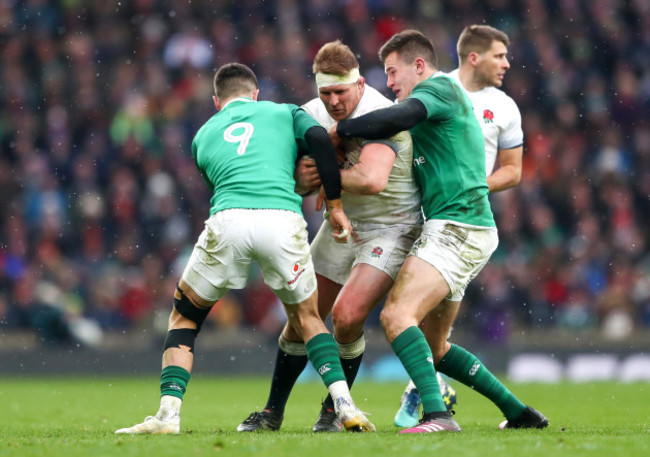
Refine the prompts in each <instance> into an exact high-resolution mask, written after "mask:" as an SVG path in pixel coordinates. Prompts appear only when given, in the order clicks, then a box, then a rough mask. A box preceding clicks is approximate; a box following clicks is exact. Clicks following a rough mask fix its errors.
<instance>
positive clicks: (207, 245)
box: [183, 209, 316, 304]
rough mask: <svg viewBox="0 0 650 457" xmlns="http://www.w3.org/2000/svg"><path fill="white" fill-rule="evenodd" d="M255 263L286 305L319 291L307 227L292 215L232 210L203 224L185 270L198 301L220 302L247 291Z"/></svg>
mask: <svg viewBox="0 0 650 457" xmlns="http://www.w3.org/2000/svg"><path fill="white" fill-rule="evenodd" d="M252 261H256V262H257V263H258V264H259V266H260V269H261V270H262V276H263V277H264V282H265V283H266V284H267V285H268V286H269V287H270V288H271V289H272V290H273V292H275V294H276V295H277V297H278V298H279V299H280V300H281V301H282V302H283V303H286V304H296V303H300V302H302V301H304V300H306V299H307V298H309V297H310V296H311V294H313V293H314V291H315V290H316V275H315V273H314V266H313V264H312V261H311V255H310V253H309V242H308V234H307V223H306V222H305V220H304V218H303V217H302V216H301V215H300V214H297V213H294V212H292V211H284V210H274V209H228V210H224V211H219V212H218V213H216V214H214V215H212V216H211V217H210V218H209V219H208V220H207V221H206V222H205V229H204V230H203V232H202V233H201V236H200V237H199V240H198V241H197V243H196V244H195V245H194V250H193V251H192V255H191V256H190V260H189V261H188V263H187V266H186V267H185V271H183V281H185V282H186V283H187V284H188V285H189V286H190V287H191V288H192V289H193V290H194V291H195V292H196V293H197V294H198V295H199V296H201V297H202V298H203V299H205V300H208V301H217V300H219V299H220V298H221V297H223V296H224V295H225V294H226V292H228V290H230V289H243V288H244V287H245V286H246V283H247V282H248V274H249V271H250V264H251V262H252Z"/></svg>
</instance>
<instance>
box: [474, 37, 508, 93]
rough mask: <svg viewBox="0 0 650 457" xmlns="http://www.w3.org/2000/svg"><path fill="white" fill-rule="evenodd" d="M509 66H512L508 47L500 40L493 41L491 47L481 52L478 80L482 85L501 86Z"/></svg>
mask: <svg viewBox="0 0 650 457" xmlns="http://www.w3.org/2000/svg"><path fill="white" fill-rule="evenodd" d="M508 68H510V62H508V48H507V47H506V45H505V44H503V43H502V42H500V41H493V42H492V46H490V49H488V50H487V51H486V52H484V53H483V54H479V57H478V62H477V65H476V72H475V75H476V81H477V82H478V84H479V85H480V86H481V87H491V86H494V87H501V85H502V84H503V77H504V76H505V74H506V71H508Z"/></svg>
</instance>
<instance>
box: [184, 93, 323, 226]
mask: <svg viewBox="0 0 650 457" xmlns="http://www.w3.org/2000/svg"><path fill="white" fill-rule="evenodd" d="M319 125H320V124H318V122H316V121H315V120H314V118H312V117H311V116H309V115H308V114H307V113H305V112H304V111H303V110H302V109H300V108H299V107H298V106H296V105H291V104H280V103H273V102H268V101H260V102H256V101H254V100H252V99H248V98H237V99H234V100H232V101H231V102H230V103H228V104H227V105H226V106H224V107H223V108H222V109H221V110H220V111H219V112H218V113H217V114H215V115H214V116H212V117H211V118H210V119H209V120H208V121H207V122H206V123H205V124H204V125H203V126H202V127H201V128H200V129H199V131H198V132H197V134H196V136H195V137H194V140H193V141H192V155H193V156H194V160H195V161H196V165H197V167H198V169H199V172H200V173H201V175H202V176H203V178H204V179H205V181H206V183H207V184H208V187H209V189H210V191H211V192H212V198H211V199H210V215H213V214H214V213H216V212H218V211H221V210H224V209H230V208H250V209H283V210H288V211H294V212H296V213H298V214H302V212H301V209H300V208H301V204H302V198H301V197H300V196H299V195H297V194H296V193H295V192H294V187H295V180H294V178H293V172H294V169H295V163H296V158H297V154H298V149H299V148H301V149H306V144H305V133H306V132H307V130H309V129H310V128H311V127H314V126H319Z"/></svg>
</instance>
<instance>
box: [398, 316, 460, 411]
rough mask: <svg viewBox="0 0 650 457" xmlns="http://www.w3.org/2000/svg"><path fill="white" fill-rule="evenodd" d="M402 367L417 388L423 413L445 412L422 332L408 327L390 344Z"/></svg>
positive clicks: (431, 360)
mask: <svg viewBox="0 0 650 457" xmlns="http://www.w3.org/2000/svg"><path fill="white" fill-rule="evenodd" d="M391 346H392V348H393V351H395V354H397V357H399V359H400V361H401V362H402V365H404V368H406V372H407V373H408V374H409V376H410V377H411V379H412V380H413V382H414V383H415V385H416V386H417V389H418V392H419V393H420V398H421V399H422V408H423V409H424V413H425V414H427V413H433V412H439V411H445V412H446V411H447V408H446V407H445V402H444V401H443V399H442V395H440V386H439V385H438V380H437V379H436V370H435V368H433V355H432V354H431V349H430V348H429V345H428V344H427V340H426V338H425V337H424V334H423V333H422V331H421V330H420V329H419V328H417V327H409V328H407V329H406V330H404V331H403V332H402V333H400V334H399V335H398V336H397V338H395V340H394V341H393V342H392V343H391Z"/></svg>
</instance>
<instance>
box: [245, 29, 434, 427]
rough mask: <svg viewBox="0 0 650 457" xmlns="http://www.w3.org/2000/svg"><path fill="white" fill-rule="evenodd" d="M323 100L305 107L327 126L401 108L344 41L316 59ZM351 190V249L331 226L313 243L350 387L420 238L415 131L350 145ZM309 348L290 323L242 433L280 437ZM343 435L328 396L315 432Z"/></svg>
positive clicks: (347, 201) (347, 194)
mask: <svg viewBox="0 0 650 457" xmlns="http://www.w3.org/2000/svg"><path fill="white" fill-rule="evenodd" d="M313 72H314V74H315V77H316V85H317V87H318V95H319V97H318V98H315V99H314V100H312V101H310V102H308V103H307V104H305V105H304V106H303V109H304V110H305V111H307V112H308V113H309V114H311V115H312V116H313V117H314V118H315V119H316V120H317V121H318V122H319V123H320V124H321V125H323V126H324V127H325V128H328V127H330V126H331V125H333V124H334V123H336V122H337V121H340V120H342V119H346V118H348V117H357V116H360V115H363V114H365V113H368V112H370V111H373V110H376V109H379V108H383V107H386V106H390V105H392V102H391V101H390V100H388V99H387V98H386V97H384V96H383V95H381V94H380V93H379V92H378V91H377V90H375V89H373V88H372V87H370V86H368V85H367V84H365V79H364V78H363V77H362V76H361V75H360V74H359V63H358V61H357V59H356V57H355V55H354V53H353V52H352V51H351V50H350V49H349V48H348V47H347V46H346V45H344V44H343V43H341V42H340V41H334V42H331V43H327V44H325V45H324V46H323V47H322V48H321V49H320V50H319V52H318V54H317V55H316V57H315V59H314V65H313ZM342 146H343V148H342V149H343V151H342V154H341V157H342V165H341V166H342V170H341V182H342V187H343V189H344V193H343V195H342V199H343V204H344V207H345V211H346V214H347V216H348V218H349V219H350V222H351V224H352V227H353V229H354V232H353V235H354V236H353V238H352V239H351V240H350V241H349V242H348V243H346V244H341V243H336V241H335V240H334V237H332V235H331V234H332V230H333V229H332V226H331V225H330V223H329V222H327V220H325V221H323V225H322V226H321V228H320V230H319V232H318V234H317V235H316V237H315V239H314V241H313V242H312V248H311V252H312V258H313V261H314V266H315V271H316V276H317V281H318V303H319V312H320V314H321V317H322V318H323V319H325V318H326V317H327V316H328V315H329V314H330V312H332V319H333V323H334V336H335V339H336V342H337V344H338V347H339V356H340V358H341V362H342V365H343V369H344V372H345V374H346V378H347V381H348V384H349V385H351V384H352V382H353V381H354V378H355V377H356V374H357V372H358V370H359V366H360V364H361V358H362V355H363V352H364V349H365V340H364V336H363V325H364V323H365V321H366V318H367V317H368V315H369V314H370V312H371V311H372V310H373V309H374V308H375V307H376V306H377V305H378V304H379V303H380V302H381V301H382V300H383V299H384V297H385V296H386V294H387V293H388V291H389V290H390V288H391V287H392V285H393V281H394V279H395V277H396V275H397V272H398V271H399V269H400V267H401V265H402V263H403V261H404V258H405V257H406V255H407V254H408V252H409V250H410V249H411V246H412V244H413V242H414V241H415V239H417V237H418V236H419V234H420V230H421V225H422V222H423V220H422V214H421V211H420V192H419V189H418V187H417V185H416V184H415V182H414V180H413V175H412V172H413V167H412V164H411V162H412V160H413V149H412V142H411V136H410V134H409V133H408V132H401V133H398V134H397V135H395V136H393V137H390V138H386V139H382V140H374V141H363V140H361V139H356V138H352V139H350V140H347V141H345V142H344V144H343V145H342ZM297 175H298V178H297V182H298V183H299V184H300V183H302V185H303V190H307V191H313V190H314V189H318V188H319V187H320V179H319V177H318V173H317V172H316V169H315V168H314V164H313V162H311V161H309V160H303V161H302V162H300V164H299V165H298V167H297ZM306 363H307V358H306V352H305V345H304V344H303V342H302V339H301V338H300V336H299V335H298V333H297V332H296V331H295V330H294V329H293V328H292V327H291V326H289V325H287V326H286V327H285V328H284V330H283V332H282V335H281V336H280V338H279V349H278V353H277V358H276V364H275V370H274V373H273V379H272V384H271V390H270V393H269V398H268V401H267V404H266V406H265V408H264V409H263V410H262V411H255V412H253V413H252V414H251V415H250V416H249V417H248V418H246V419H245V420H244V421H243V422H242V423H241V424H240V425H239V427H238V428H237V430H238V431H255V430H278V429H279V428H280V426H281V424H282V420H283V415H284V409H285V404H286V402H287V400H288V398H289V394H290V392H291V389H292V388H293V385H294V383H295V381H296V379H297V378H298V376H299V375H300V373H301V372H302V371H303V369H304V367H305V366H306ZM313 430H314V431H315V432H327V431H330V432H336V431H340V430H341V423H340V421H339V420H338V418H337V417H336V414H335V411H334V408H333V404H332V400H331V398H330V397H329V396H328V397H327V398H326V399H325V401H324V402H323V404H322V405H321V412H320V415H319V418H318V420H317V422H316V424H315V425H314V427H313Z"/></svg>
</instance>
